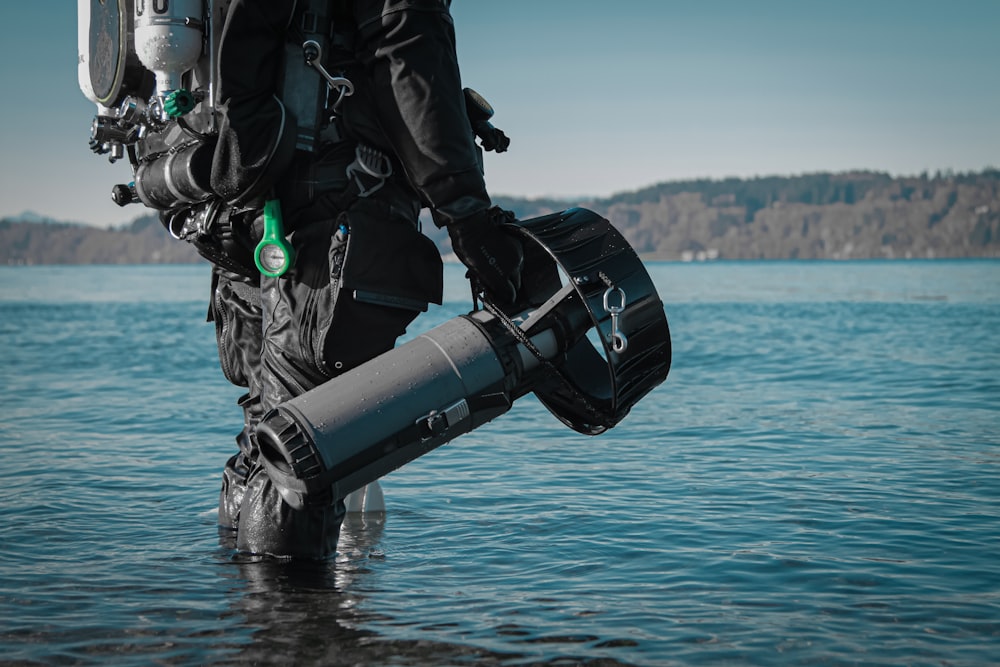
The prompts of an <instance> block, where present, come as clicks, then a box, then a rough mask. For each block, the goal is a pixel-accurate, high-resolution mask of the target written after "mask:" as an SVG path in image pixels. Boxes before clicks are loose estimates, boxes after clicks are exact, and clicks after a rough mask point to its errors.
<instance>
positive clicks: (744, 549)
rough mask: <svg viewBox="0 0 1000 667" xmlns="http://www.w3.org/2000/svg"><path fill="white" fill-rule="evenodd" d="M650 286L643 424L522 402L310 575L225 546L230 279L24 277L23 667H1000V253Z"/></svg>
mask: <svg viewBox="0 0 1000 667" xmlns="http://www.w3.org/2000/svg"><path fill="white" fill-rule="evenodd" d="M649 268H650V272H651V275H652V276H653V277H654V280H655V282H656V284H657V286H658V288H659V289H660V293H661V296H662V298H663V301H664V303H665V308H666V311H667V315H668V318H669V320H670V324H671V330H672V334H673V344H674V365H673V368H672V371H671V374H670V377H669V379H668V380H667V382H666V383H665V384H664V385H662V386H661V387H659V388H658V389H656V390H655V391H654V392H653V393H652V394H650V395H649V396H648V397H647V398H646V399H645V400H644V401H643V402H641V403H640V404H639V405H638V406H636V408H635V409H634V410H633V412H632V414H631V415H630V416H629V417H628V418H627V419H626V420H625V421H624V422H623V423H622V424H621V425H620V426H618V427H617V428H616V429H614V430H612V431H611V432H609V433H607V434H605V435H603V436H599V437H596V438H588V437H585V436H581V435H577V434H575V433H573V432H572V431H569V430H568V429H566V428H565V427H564V426H562V425H561V424H560V423H559V422H558V421H556V420H555V419H554V418H553V417H552V416H551V415H549V413H548V412H547V411H546V410H545V409H544V408H543V407H541V406H540V405H539V404H538V403H537V402H535V401H534V399H531V398H526V399H523V400H522V401H520V402H518V404H517V405H515V407H514V409H513V410H512V411H511V412H510V413H509V414H507V415H505V416H503V417H501V418H500V419H498V420H497V421H495V422H493V423H491V424H489V425H488V426H486V427H484V428H482V429H479V430H478V431H476V432H474V433H472V434H469V435H467V436H465V437H463V438H460V439H459V440H457V441H455V442H453V443H450V444H448V445H446V446H445V447H443V448H441V449H439V450H437V451H435V452H433V453H431V454H429V455H427V456H425V457H423V458H421V459H419V460H417V461H415V462H413V463H412V464H410V465H408V466H407V467H405V468H403V469H401V470H399V471H397V472H395V473H392V474H391V475H389V476H388V477H387V478H385V479H384V480H383V487H384V489H385V493H386V497H387V504H388V513H387V516H386V520H385V521H384V522H379V521H374V520H368V521H365V520H363V519H361V518H360V517H354V518H352V519H351V520H349V522H348V523H347V524H346V525H345V528H344V533H343V537H342V540H341V544H340V549H339V553H338V556H337V558H336V559H335V560H334V561H331V562H329V563H324V564H318V565H310V566H306V565H288V564H279V563H273V562H272V563H268V562H247V561H246V560H245V559H240V558H238V557H235V556H234V554H232V553H231V552H229V551H228V550H227V549H225V548H224V547H222V546H220V545H219V542H218V537H217V534H216V529H215V521H214V509H215V502H216V500H217V494H218V487H219V473H220V470H221V467H222V464H223V462H224V461H225V459H226V458H227V457H228V456H229V455H230V454H231V453H232V452H233V451H235V445H234V443H233V436H234V435H235V432H236V430H237V429H238V428H239V426H240V423H241V414H240V412H239V410H238V409H237V408H236V406H235V400H236V399H237V398H238V396H239V395H240V393H241V392H240V390H238V389H236V388H234V387H231V386H229V385H228V384H227V383H226V382H225V380H224V379H223V378H222V377H221V373H220V371H219V370H218V367H217V360H216V353H215V343H214V331H213V327H212V326H211V325H209V324H206V323H205V321H204V320H205V311H206V304H207V297H208V273H207V269H206V268H205V267H204V266H156V267H0V354H2V357H0V362H2V363H0V386H2V387H3V390H4V399H5V400H4V406H3V418H2V419H0V443H2V445H0V447H2V450H0V451H2V452H3V461H2V466H0V513H2V517H3V518H2V521H0V663H3V664H94V665H105V664H116V665H149V664H170V665H173V664H177V665H182V664H183V665H199V664H271V663H274V664H283V665H284V664H296V665H309V664H317V665H336V664H372V665H374V664H385V665H389V664H391V665H423V664H433V665H448V664H462V665H472V664H477V665H478V664H487V665H489V664H497V665H500V664H503V665H507V664H511V665H520V664H548V665H573V664H591V665H614V664H630V665H686V664H692V665H732V664H748V665H767V664H775V665H785V664H807V665H813V664H828V665H854V664H858V665H902V664H909V665H984V664H997V658H996V656H997V655H1000V558H998V554H1000V480H998V472H1000V262H996V261H934V262H927V261H921V262H845V263H826V262H766V263H729V262H719V263H709V264H651V265H650V267H649ZM447 270H448V274H447V280H448V284H449V290H448V294H447V298H446V304H445V306H444V307H442V308H440V309H437V310H434V311H432V312H430V313H428V314H426V315H425V316H423V317H422V318H421V319H420V320H418V323H417V324H416V325H415V326H414V327H412V328H411V331H410V333H409V335H413V334H415V333H417V332H419V331H420V330H426V329H428V328H430V327H431V326H434V325H436V324H438V323H440V322H442V321H444V320H446V319H448V318H450V317H453V316H455V315H457V314H460V313H462V312H465V311H466V310H467V309H468V307H469V304H468V297H467V293H468V288H467V285H466V284H465V283H464V281H463V280H462V277H461V276H462V271H461V270H460V267H457V266H449V267H448V269H447Z"/></svg>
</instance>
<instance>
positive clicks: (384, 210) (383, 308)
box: [321, 201, 442, 375]
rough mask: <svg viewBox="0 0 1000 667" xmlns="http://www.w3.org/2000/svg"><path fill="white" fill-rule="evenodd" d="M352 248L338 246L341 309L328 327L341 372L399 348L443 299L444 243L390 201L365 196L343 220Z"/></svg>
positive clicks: (330, 349) (335, 282)
mask: <svg viewBox="0 0 1000 667" xmlns="http://www.w3.org/2000/svg"><path fill="white" fill-rule="evenodd" d="M339 222H340V223H342V225H343V226H344V227H346V228H347V229H348V240H347V244H346V247H344V246H338V244H337V243H334V244H333V245H332V246H331V251H330V269H331V273H332V274H333V275H332V276H331V278H332V279H331V286H333V288H334V290H335V292H336V294H335V296H334V299H333V300H334V303H335V306H334V312H333V318H332V321H331V323H330V327H329V329H328V330H327V331H326V332H324V333H325V335H324V336H323V341H322V343H321V345H322V350H323V352H322V357H323V359H324V361H325V365H326V367H327V368H326V370H327V371H328V372H330V373H331V374H334V375H336V374H338V373H341V372H343V371H345V370H348V369H350V368H353V367H355V366H357V365H359V364H361V363H364V362H365V361H367V360H369V359H371V358H372V357H375V356H377V355H379V354H382V353H383V352H386V351H388V350H390V349H392V347H393V345H395V342H396V339H397V338H398V337H399V336H401V335H402V334H403V333H404V332H405V331H406V327H407V326H408V325H409V324H410V322H412V321H413V320H414V318H416V316H417V315H418V314H419V313H420V312H422V311H425V310H427V307H428V305H429V304H430V303H437V304H440V303H441V295H442V264H441V255H440V253H438V250H437V246H435V245H434V242H433V241H431V240H430V239H429V238H427V237H426V236H424V234H422V233H421V232H420V231H419V230H418V229H417V227H416V225H414V224H413V223H412V222H411V221H409V220H406V219H405V218H402V217H398V216H393V215H392V214H391V212H390V210H389V207H388V206H383V205H381V204H379V203H378V202H370V201H362V202H359V203H358V204H356V205H355V206H353V207H352V208H351V209H350V211H348V212H347V213H345V214H344V215H343V216H342V217H341V218H340V221H339Z"/></svg>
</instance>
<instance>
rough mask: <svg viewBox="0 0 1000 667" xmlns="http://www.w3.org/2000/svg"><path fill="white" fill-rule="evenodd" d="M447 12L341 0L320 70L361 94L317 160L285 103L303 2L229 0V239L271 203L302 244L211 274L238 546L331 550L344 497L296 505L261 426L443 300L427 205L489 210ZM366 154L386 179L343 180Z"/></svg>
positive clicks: (225, 149)
mask: <svg viewBox="0 0 1000 667" xmlns="http://www.w3.org/2000/svg"><path fill="white" fill-rule="evenodd" d="M304 1H305V0H299V4H300V5H301V4H302V3H303V2H304ZM449 6H450V0H354V1H352V2H336V1H335V2H331V8H332V10H333V12H332V13H333V16H332V18H333V23H334V28H333V33H334V35H335V37H334V39H333V44H332V46H331V48H330V49H329V53H328V54H324V58H323V60H324V61H325V62H324V65H325V67H326V69H327V70H328V71H329V72H330V73H331V74H335V75H337V76H344V77H346V78H347V79H349V80H350V81H351V82H352V84H353V86H354V93H353V94H352V95H350V96H347V97H344V98H343V100H342V102H341V103H340V105H339V106H338V107H337V109H336V114H335V115H336V120H335V122H334V123H333V124H332V125H331V126H330V127H329V128H327V129H325V130H324V131H323V134H322V135H321V137H320V145H319V148H318V149H317V150H316V151H314V152H307V151H303V150H298V151H296V150H294V148H293V147H292V144H293V143H294V136H293V135H294V127H293V125H294V123H291V122H290V121H291V116H290V110H289V109H287V108H285V106H284V105H283V103H282V101H281V80H282V77H283V74H284V67H285V66H284V65H283V62H284V61H283V58H284V54H285V52H286V48H287V45H288V44H289V43H292V44H295V40H296V39H297V30H298V28H299V27H300V23H299V22H300V21H301V20H302V19H301V14H302V7H301V6H300V7H298V8H296V2H295V1H294V0H235V2H233V4H232V6H231V8H230V12H229V15H228V20H227V23H226V27H225V31H224V33H223V38H222V39H223V41H222V46H221V51H220V57H219V71H220V78H221V85H220V90H219V101H220V109H221V110H222V111H223V113H224V115H223V119H222V124H221V127H220V135H219V142H218V145H217V147H216V149H215V154H214V161H213V166H212V186H213V190H215V192H216V193H218V194H219V195H220V196H221V197H222V199H223V200H225V201H226V202H227V205H228V206H230V207H231V210H232V211H234V212H233V213H232V215H231V219H232V220H233V221H234V222H233V225H232V227H233V229H234V230H236V231H235V232H234V233H235V234H236V235H237V236H239V235H240V234H243V235H244V236H245V237H246V238H245V240H244V241H243V244H244V245H245V246H246V247H247V248H252V247H253V245H254V244H255V243H256V240H257V238H259V234H260V222H259V213H260V209H259V205H260V203H261V200H262V198H263V197H264V196H274V195H277V197H278V198H279V199H280V202H281V206H282V209H283V212H284V222H285V227H286V231H289V230H290V234H289V236H288V239H289V242H290V243H291V244H292V246H293V247H294V249H295V251H296V259H295V262H294V265H293V266H292V268H291V270H290V271H289V272H288V273H286V274H285V275H283V276H281V277H279V278H269V277H266V276H259V277H258V276H256V275H253V276H249V277H248V276H247V275H241V274H240V273H238V272H234V271H231V270H228V269H227V268H223V267H221V266H217V267H216V269H215V272H214V281H215V288H214V298H213V304H212V316H213V318H214V321H215V324H216V330H217V338H218V344H219V356H220V362H221V365H222V368H223V371H224V372H225V374H226V376H227V378H228V379H229V380H230V381H231V382H233V383H235V384H237V385H239V386H243V387H246V388H247V389H248V391H247V393H246V394H245V395H244V396H243V398H242V399H241V401H240V404H241V406H242V407H243V409H244V413H245V425H244V429H243V432H242V433H241V434H240V435H239V436H238V438H237V441H238V444H239V447H240V451H239V453H238V454H237V455H235V456H233V458H232V459H230V461H229V462H228V464H227V466H226V469H225V471H224V479H223V488H222V493H221V498H220V505H219V522H220V526H222V527H223V528H225V529H231V530H235V537H236V546H237V548H239V549H240V550H243V551H247V552H253V553H262V554H271V555H276V556H292V557H306V558H324V557H327V556H329V555H330V554H332V553H333V552H334V550H335V548H336V544H337V539H338V535H339V530H340V524H341V521H342V519H343V514H344V508H343V503H342V502H335V501H333V500H332V499H330V498H318V499H317V498H312V499H310V500H309V502H308V503H307V504H305V506H304V507H302V508H300V509H297V508H296V507H295V506H296V505H298V504H299V502H298V501H300V500H301V499H296V498H289V499H287V500H291V501H292V502H291V504H289V502H286V499H283V498H282V497H281V496H280V495H279V494H278V492H277V491H276V489H275V487H274V486H273V485H272V484H271V482H270V480H269V479H268V478H267V475H266V474H265V472H264V470H263V467H262V466H261V465H260V464H259V463H258V462H257V451H256V448H255V444H254V441H253V438H252V437H251V433H252V429H253V427H254V425H255V424H256V423H257V422H258V421H259V420H260V418H261V417H262V416H263V414H265V413H266V412H267V411H268V410H269V409H271V408H273V407H274V406H276V405H278V404H279V403H281V402H283V401H285V400H287V399H289V398H291V397H293V396H296V395H298V394H300V393H302V392H304V391H307V390H308V389H310V388H312V387H314V386H316V385H318V384H320V383H322V382H324V381H326V380H328V379H329V378H332V377H334V376H336V375H338V374H340V373H342V372H344V371H346V370H348V369H350V368H353V367H355V366H357V365H359V364H361V363H363V362H365V361H367V360H368V359H371V358H372V357H374V356H376V355H378V354H380V353H382V352H384V351H387V350H389V349H391V348H392V347H393V345H394V344H395V341H396V339H397V338H398V337H399V336H400V335H401V334H402V333H403V332H404V331H405V328H406V327H407V325H408V324H409V323H410V322H411V321H412V320H413V318H414V317H415V316H416V315H417V314H418V312H419V311H420V310H421V309H423V308H424V307H426V305H427V303H429V302H438V303H440V298H441V259H440V257H439V255H438V252H437V250H436V248H435V247H434V245H433V244H432V243H431V241H430V240H429V239H428V238H427V237H426V236H424V235H423V234H422V233H421V232H420V231H419V228H418V221H417V216H418V213H419V211H420V209H421V208H422V207H427V208H430V209H431V211H432V213H433V216H434V220H435V222H436V223H437V224H439V225H450V224H451V223H453V222H455V221H461V220H467V219H470V218H475V217H476V216H482V215H483V214H484V212H486V211H487V209H489V208H490V199H489V196H488V194H487V192H486V188H485V185H484V181H483V176H482V173H481V169H480V159H481V158H480V156H479V155H478V148H477V146H476V144H475V140H474V135H473V133H472V131H471V128H470V123H469V119H468V116H467V112H466V108H465V101H464V97H463V92H462V86H461V80H460V77H459V68H458V63H457V58H456V51H455V35H454V29H453V24H452V20H451V16H450V13H449ZM359 145H362V146H365V147H369V148H371V149H375V150H376V151H378V152H381V154H382V155H383V156H384V158H385V161H384V164H383V166H385V165H391V171H392V175H391V176H390V177H388V178H387V179H384V182H381V181H380V182H378V183H374V184H373V183H372V182H370V181H365V182H362V181H355V180H354V179H352V178H349V177H348V176H347V175H346V169H347V166H348V165H349V164H350V163H351V162H352V161H353V160H354V159H355V157H356V150H357V147H358V146H359ZM369 186H372V187H369ZM374 186H377V189H374V191H372V192H371V193H370V194H367V196H361V193H367V191H368V190H371V189H373V187H374ZM268 193H271V194H270V195H268ZM255 220H256V224H254V221H255ZM240 230H242V231H240ZM254 230H255V231H254ZM244 273H245V272H244ZM356 295H363V296H356Z"/></svg>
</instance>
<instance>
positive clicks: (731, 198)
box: [0, 169, 1000, 264]
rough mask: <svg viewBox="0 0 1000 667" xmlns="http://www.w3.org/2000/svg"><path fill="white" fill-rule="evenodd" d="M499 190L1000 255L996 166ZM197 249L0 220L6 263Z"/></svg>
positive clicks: (699, 225) (735, 238) (694, 241)
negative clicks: (625, 187) (598, 194)
mask: <svg viewBox="0 0 1000 667" xmlns="http://www.w3.org/2000/svg"><path fill="white" fill-rule="evenodd" d="M495 200H496V203H497V204H499V205H501V206H503V207H505V208H508V209H511V210H513V211H514V212H515V213H516V214H517V215H518V217H521V218H527V217H532V216H536V215H542V214H545V213H550V212H553V211H559V210H562V209H564V208H568V207H570V206H577V205H582V206H586V207H587V208H591V209H594V210H595V211H597V212H598V213H600V214H602V215H604V216H606V217H607V218H608V219H609V220H611V222H612V223H613V224H614V225H615V226H616V227H617V228H618V229H619V230H621V231H622V233H623V234H624V235H625V237H626V238H627V239H628V240H629V242H630V243H632V245H633V246H634V247H635V249H636V251H638V252H639V253H640V254H641V255H643V256H644V257H647V258H651V259H664V260H682V259H683V260H691V259H869V258H909V257H914V258H925V257H1000V170H993V169H990V170H986V171H983V172H978V173H967V174H953V173H950V172H946V173H937V174H934V175H933V176H932V175H928V174H922V175H920V176H914V177H896V178H894V177H891V176H889V175H888V174H884V173H879V172H850V173H837V174H830V173H819V174H807V175H802V176H790V177H777V176H774V177H764V178H752V179H736V178H732V179H724V180H708V179H706V180H694V181H678V182H668V183H661V184H659V185H654V186H651V187H648V188H643V189H641V190H636V191H634V192H627V193H621V194H618V195H614V196H612V197H609V198H607V199H598V200H593V201H584V200H580V201H562V200H537V199H531V200H529V199H518V198H511V197H501V196H498V197H495ZM137 210H138V209H137ZM424 228H425V230H426V231H427V232H428V234H429V235H430V236H431V237H432V238H433V239H434V240H435V241H436V242H437V243H438V244H439V245H440V246H441V247H442V250H443V251H444V252H445V253H448V252H450V249H449V248H448V240H447V234H446V233H445V232H444V231H443V230H438V229H436V228H434V225H433V224H430V222H429V221H428V222H427V223H426V224H425V225H424ZM196 261H201V260H200V258H199V257H198V255H197V254H196V253H195V252H194V251H193V250H192V249H191V248H190V247H189V246H188V245H187V244H185V243H182V242H179V241H176V240H174V239H172V238H171V237H170V236H169V235H168V234H167V233H166V231H165V230H164V229H163V228H162V227H161V226H160V224H159V222H158V221H157V219H156V217H155V216H152V215H146V216H143V217H140V218H137V219H136V220H135V221H134V222H133V223H132V224H131V225H129V226H126V227H123V228H115V229H99V228H94V227H87V226H83V225H73V224H67V223H51V222H48V223H40V222H27V221H21V220H15V219H4V220H0V264H94V263H101V264H141V263H179V262H196Z"/></svg>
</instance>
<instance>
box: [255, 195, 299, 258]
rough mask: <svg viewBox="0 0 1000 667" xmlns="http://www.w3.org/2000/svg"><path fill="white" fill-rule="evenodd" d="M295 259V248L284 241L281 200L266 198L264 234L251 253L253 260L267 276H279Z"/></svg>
mask: <svg viewBox="0 0 1000 667" xmlns="http://www.w3.org/2000/svg"><path fill="white" fill-rule="evenodd" d="M294 259H295V250H294V249H293V248H292V246H290V245H288V242H287V241H285V229H284V226H283V225H282V222H281V202H280V201H278V200H277V199H268V200H267V201H266V202H264V236H263V238H261V240H260V243H258V244H257V248H256V249H255V250H254V253H253V261H254V263H255V264H257V268H258V269H260V272H261V273H263V274H264V275H265V276H268V277H269V278H280V277H281V276H283V275H284V274H285V271H287V270H288V269H289V267H290V266H291V265H292V262H293V261H294Z"/></svg>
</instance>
